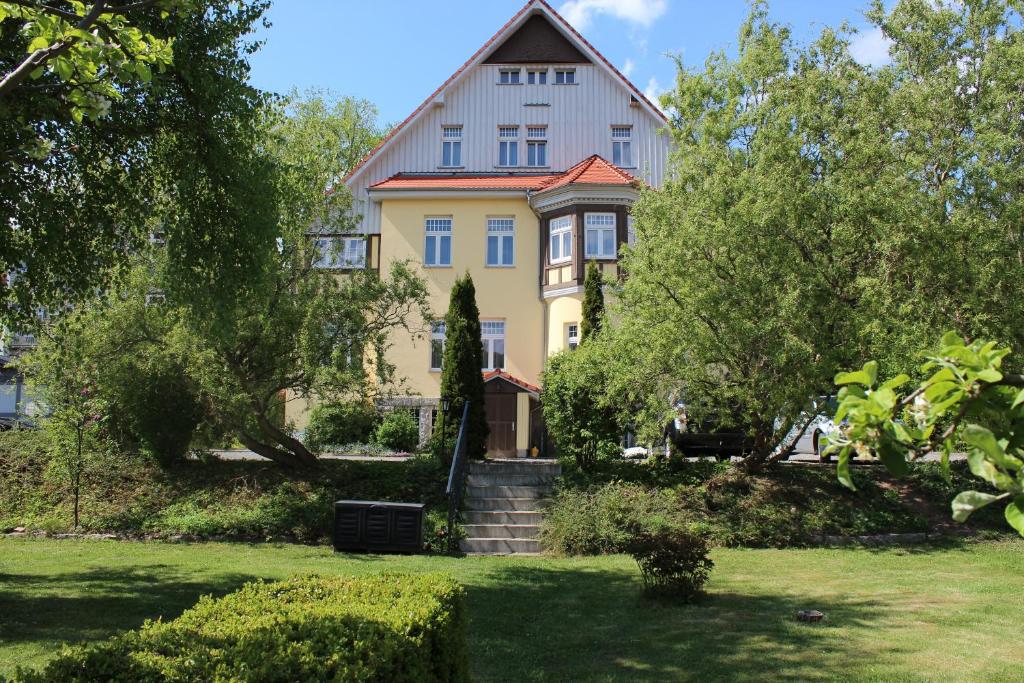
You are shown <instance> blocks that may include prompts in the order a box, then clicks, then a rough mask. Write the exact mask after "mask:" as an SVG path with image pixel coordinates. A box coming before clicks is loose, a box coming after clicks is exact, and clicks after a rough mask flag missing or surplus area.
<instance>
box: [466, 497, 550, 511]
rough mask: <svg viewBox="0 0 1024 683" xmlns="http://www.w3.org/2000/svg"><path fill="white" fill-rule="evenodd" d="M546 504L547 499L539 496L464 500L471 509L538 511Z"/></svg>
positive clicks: (468, 508)
mask: <svg viewBox="0 0 1024 683" xmlns="http://www.w3.org/2000/svg"><path fill="white" fill-rule="evenodd" d="M544 505H545V501H544V500H543V499H538V498H506V497H498V498H493V497H492V498H466V499H465V501H464V502H463V507H464V508H465V509H466V510H471V511H472V510H477V511H488V510H500V511H504V512H512V511H518V512H537V511H538V510H539V509H540V508H542V507H543V506H544Z"/></svg>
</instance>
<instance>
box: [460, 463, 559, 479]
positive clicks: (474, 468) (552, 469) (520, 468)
mask: <svg viewBox="0 0 1024 683" xmlns="http://www.w3.org/2000/svg"><path fill="white" fill-rule="evenodd" d="M468 472H469V473H470V474H493V473H500V474H538V473H543V474H550V475H554V476H558V475H559V474H561V473H562V466H561V465H560V464H558V461H556V460H487V461H483V462H481V461H473V462H470V463H469V470H468Z"/></svg>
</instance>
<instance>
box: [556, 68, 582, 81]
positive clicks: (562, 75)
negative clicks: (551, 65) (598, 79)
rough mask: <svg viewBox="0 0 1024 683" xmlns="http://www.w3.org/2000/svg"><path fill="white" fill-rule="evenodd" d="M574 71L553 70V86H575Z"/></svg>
mask: <svg viewBox="0 0 1024 683" xmlns="http://www.w3.org/2000/svg"><path fill="white" fill-rule="evenodd" d="M578 82H579V81H577V80H576V69H555V85H576V83H578Z"/></svg>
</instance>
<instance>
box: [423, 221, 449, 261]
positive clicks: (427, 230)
mask: <svg viewBox="0 0 1024 683" xmlns="http://www.w3.org/2000/svg"><path fill="white" fill-rule="evenodd" d="M445 223H447V225H448V229H447V230H445V229H444V224H445ZM452 228H453V221H452V217H451V216H427V217H426V218H425V219H424V220H423V267H424V268H451V267H452V248H453V246H454V244H453V238H452V232H453V230H452ZM445 237H447V238H448V261H447V262H446V263H445V262H442V261H441V245H442V244H443V241H444V238H445ZM431 240H433V245H434V249H433V257H434V260H433V261H429V260H428V256H430V254H431V250H430V245H431Z"/></svg>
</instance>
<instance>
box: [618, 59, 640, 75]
mask: <svg viewBox="0 0 1024 683" xmlns="http://www.w3.org/2000/svg"><path fill="white" fill-rule="evenodd" d="M619 71H621V72H622V75H623V76H625V77H626V78H629V77H630V76H632V75H633V72H634V71H636V63H635V62H634V61H633V60H632V59H628V58H627V59H626V63H625V64H623V65H622V68H621V69H619Z"/></svg>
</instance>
